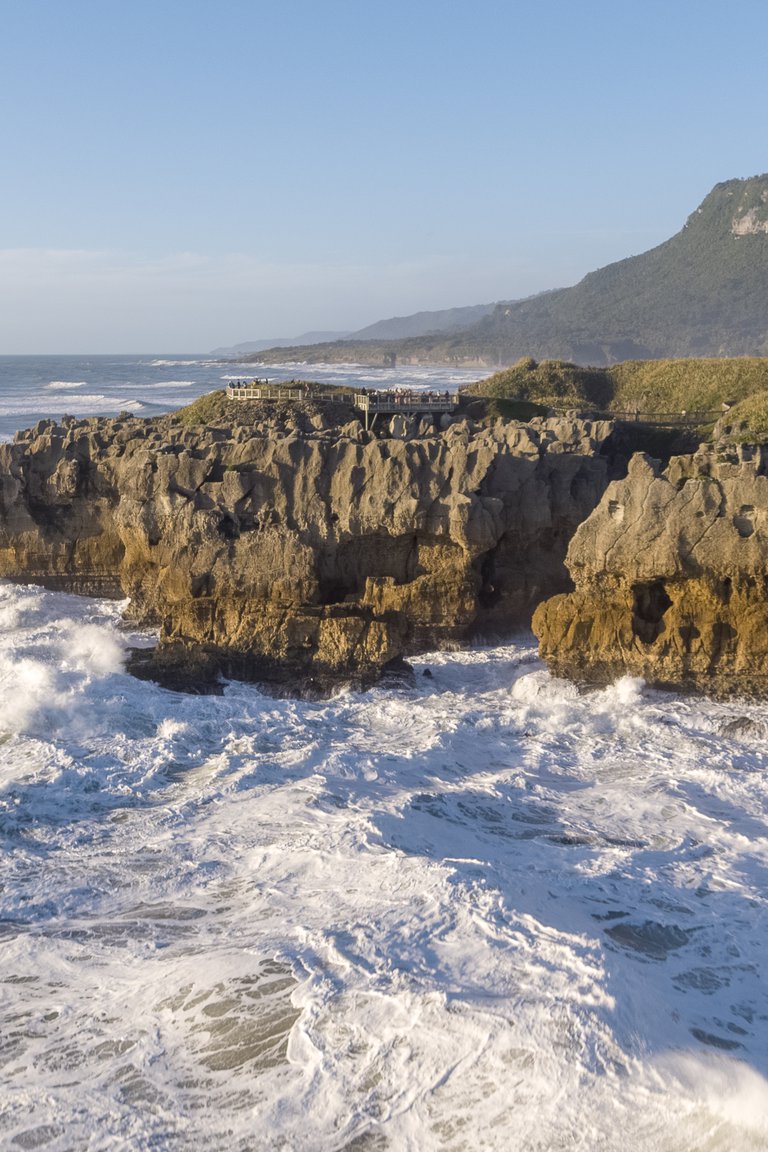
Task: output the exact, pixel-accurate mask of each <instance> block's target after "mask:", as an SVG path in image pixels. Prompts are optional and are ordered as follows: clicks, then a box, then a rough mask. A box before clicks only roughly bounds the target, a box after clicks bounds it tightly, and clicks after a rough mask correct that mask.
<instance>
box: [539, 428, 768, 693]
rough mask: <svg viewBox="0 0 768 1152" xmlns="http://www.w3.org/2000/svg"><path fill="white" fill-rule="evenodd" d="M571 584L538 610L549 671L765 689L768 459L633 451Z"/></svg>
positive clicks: (736, 451)
mask: <svg viewBox="0 0 768 1152" xmlns="http://www.w3.org/2000/svg"><path fill="white" fill-rule="evenodd" d="M567 564H568V568H569V570H570V573H571V576H572V577H573V580H574V583H575V585H576V588H575V591H573V592H572V593H569V594H566V595H559V596H556V597H554V598H553V599H551V600H549V601H548V602H547V603H544V604H542V605H541V606H540V607H539V609H538V610H537V612H536V614H535V617H534V630H535V631H536V633H537V634H538V636H539V640H540V645H541V653H542V655H543V656H544V658H545V659H546V660H547V662H548V663H549V665H550V667H551V669H552V670H553V671H554V672H556V673H558V674H561V675H567V676H570V677H573V678H575V679H581V680H585V681H597V682H599V681H606V680H610V679H613V678H615V677H616V676H619V675H621V674H623V673H631V674H633V675H639V676H642V677H644V678H645V679H647V680H648V681H650V682H651V683H654V684H659V685H666V686H674V687H680V688H699V689H704V690H706V691H709V692H712V693H717V694H728V693H735V692H738V693H745V694H751V693H758V694H760V695H764V694H765V693H766V692H767V691H768V597H767V596H766V581H767V580H768V454H767V453H766V450H765V449H760V448H752V449H750V448H747V447H744V446H742V447H739V448H731V449H727V450H720V451H718V450H717V449H715V448H709V449H707V448H704V447H702V448H700V449H699V451H698V452H697V453H696V454H695V455H692V456H682V457H674V458H673V459H672V460H671V461H670V463H669V466H668V467H667V469H666V471H661V469H660V466H659V465H658V464H657V462H655V461H652V460H650V459H649V458H648V457H646V456H641V455H638V456H635V457H633V459H632V461H631V464H630V467H629V472H628V475H627V477H626V478H625V479H623V480H620V481H617V482H615V483H612V484H611V485H610V486H609V488H608V489H607V491H606V492H605V495H604V496H603V499H602V501H601V503H600V505H599V507H598V508H597V509H596V510H595V511H594V512H593V513H592V515H591V516H590V517H589V518H588V519H587V520H586V521H585V523H584V524H582V525H581V526H580V527H579V528H578V529H577V531H576V533H575V535H574V538H573V540H572V542H571V545H570V548H569V550H568V559H567Z"/></svg>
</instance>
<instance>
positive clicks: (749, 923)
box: [0, 356, 768, 1152]
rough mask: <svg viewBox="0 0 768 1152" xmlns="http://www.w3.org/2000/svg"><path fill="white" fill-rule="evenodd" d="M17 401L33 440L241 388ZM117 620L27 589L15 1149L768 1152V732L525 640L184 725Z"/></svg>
mask: <svg viewBox="0 0 768 1152" xmlns="http://www.w3.org/2000/svg"><path fill="white" fill-rule="evenodd" d="M0 371H2V374H3V375H2V378H0V419H1V420H2V426H1V429H0V430H1V431H2V434H3V435H6V436H7V435H10V434H12V432H13V430H14V429H15V428H16V427H19V426H21V425H22V424H23V423H27V422H29V421H32V420H36V419H39V418H40V417H41V416H48V415H61V414H63V413H64V412H69V413H73V414H77V415H85V414H89V413H96V412H112V411H119V410H120V409H122V408H131V410H132V411H135V412H138V413H142V412H146V413H147V414H150V413H151V412H153V411H163V410H167V409H168V408H171V407H173V406H175V405H176V404H179V403H182V402H185V401H186V400H187V398H189V399H192V398H194V396H195V395H199V394H200V393H202V392H205V391H208V390H210V389H211V388H213V387H216V386H220V382H221V380H223V379H225V378H226V376H227V375H228V374H235V373H234V370H233V369H232V368H230V367H229V366H224V365H221V364H217V363H213V362H211V361H206V360H205V359H204V358H202V357H198V358H195V357H192V356H189V357H159V356H158V357H145V358H139V357H131V358H128V357H123V358H120V357H99V358H92V359H91V360H89V361H86V360H84V359H82V358H79V359H78V358H74V357H73V358H61V359H54V358H40V359H35V360H33V359H32V358H10V359H6V360H3V361H1V362H0ZM395 371H396V370H395ZM280 372H284V373H285V376H283V377H282V378H285V377H290V376H291V375H310V373H309V372H308V371H306V370H303V371H299V370H291V369H290V368H288V369H287V370H286V368H285V366H281V369H280ZM354 373H355V369H354V368H353V367H352V366H346V367H345V368H334V369H333V370H327V372H323V373H321V372H318V371H317V370H315V369H312V372H311V375H312V376H314V377H315V378H322V379H329V378H330V377H331V376H333V375H335V376H336V377H337V378H339V379H341V377H343V376H344V375H345V374H346V375H347V379H348V380H352V379H355V378H357V379H361V378H360V377H355V376H354ZM267 374H268V375H269V376H270V377H271V378H273V379H277V378H280V377H279V376H278V373H277V371H273V370H267ZM372 375H374V374H372V373H370V372H367V371H366V379H367V380H368V384H369V386H370V384H371V382H372V381H371V380H370V377H371V376H372ZM410 375H411V377H412V379H409V378H408V377H407V376H401V377H400V378H399V379H397V380H393V379H392V378H389V379H387V380H386V381H385V383H386V384H390V383H392V382H397V383H400V382H402V383H407V384H412V383H414V380H415V383H416V384H417V386H423V387H433V386H438V387H439V386H440V385H441V384H442V386H443V387H445V386H449V387H450V386H451V385H452V384H455V383H457V382H460V381H457V380H456V376H457V374H451V376H450V378H446V377H445V376H440V374H439V373H437V372H435V373H431V374H430V373H429V372H427V370H418V369H414V370H413V372H412V373H411V374H410ZM458 375H460V374H458ZM378 378H381V377H378ZM444 381H445V383H443V382H444ZM341 382H346V381H343V380H342V381H341ZM122 607H123V606H122V605H121V604H120V603H118V602H110V601H101V600H92V599H87V598H80V597H75V596H68V595H64V594H60V593H52V592H47V591H44V590H42V589H40V588H36V587H31V586H18V585H13V584H10V583H7V582H6V583H0V637H1V640H0V845H1V851H2V862H3V866H2V871H1V872H0V1066H1V1068H2V1071H1V1072H0V1077H1V1080H0V1084H1V1085H2V1090H1V1091H0V1146H2V1147H3V1148H8V1149H9V1150H10V1152H14V1150H16V1149H44V1150H46V1152H64V1150H77V1152H81V1150H98V1152H101V1150H124V1149H125V1150H131V1152H133V1150H153V1152H156V1150H169V1152H182V1150H187V1149H189V1150H191V1149H196V1148H199V1147H204V1148H206V1150H207V1152H225V1150H226V1152H256V1150H258V1152H261V1150H263V1149H264V1150H270V1152H271V1150H273V1149H274V1150H281V1152H431V1150H450V1152H491V1150H493V1152H496V1150H498V1152H502V1150H503V1152H511V1150H513V1152H534V1150H535V1152H764V1150H765V1149H766V1147H768V1081H767V1080H766V1077H768V983H767V982H766V972H765V967H766V944H767V943H768V834H767V833H768V821H767V818H766V814H767V813H768V775H767V773H766V768H767V766H768V710H767V709H766V707H765V706H764V705H761V704H758V703H753V702H747V701H740V700H731V701H728V702H713V701H711V700H707V699H704V698H699V697H693V696H685V697H683V696H678V695H675V694H672V693H661V692H658V691H654V690H651V689H650V688H648V687H647V686H646V685H644V684H643V683H642V681H639V680H636V679H630V678H624V679H621V680H619V681H618V682H617V683H615V684H613V685H611V686H609V687H608V688H605V689H601V690H596V691H591V692H579V691H578V690H577V689H576V687H575V686H573V685H571V684H570V683H567V682H565V681H562V680H557V679H554V678H553V677H551V676H550V675H549V674H548V672H547V671H546V669H545V668H544V666H543V665H542V664H541V662H540V661H539V660H538V657H537V654H536V648H535V644H534V641H533V638H532V637H530V636H523V637H520V638H518V639H517V640H516V641H514V642H510V643H506V644H496V645H492V646H485V647H480V646H478V647H474V648H471V649H466V650H463V651H454V652H444V653H427V654H425V655H423V656H420V657H419V658H418V659H416V660H414V662H413V663H414V668H415V672H416V677H415V683H414V684H412V685H411V686H402V685H401V686H399V687H396V688H376V689H374V690H371V691H369V692H365V693H356V692H350V691H346V692H339V693H338V694H337V695H335V696H334V697H332V698H331V699H328V700H324V701H297V700H275V699H272V698H270V697H267V696H264V695H262V694H261V693H260V692H259V691H258V689H257V688H256V687H254V686H253V685H247V684H240V683H234V682H233V683H230V684H229V685H228V686H227V687H226V689H225V691H224V694H223V695H222V696H220V697H192V696H185V695H182V694H176V693H172V692H168V691H164V690H163V689H161V688H159V687H156V686H154V685H152V684H149V683H144V682H141V681H138V680H135V679H133V678H132V677H130V676H129V675H127V674H126V673H125V671H124V653H125V649H126V646H127V645H129V644H133V643H149V642H151V637H148V636H147V635H145V634H141V635H138V636H134V635H132V634H131V633H129V632H127V631H126V630H125V627H124V625H123V624H122V622H121V611H122ZM426 672H429V673H430V675H428V676H427V675H425V674H424V673H426Z"/></svg>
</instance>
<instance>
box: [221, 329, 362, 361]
mask: <svg viewBox="0 0 768 1152" xmlns="http://www.w3.org/2000/svg"><path fill="white" fill-rule="evenodd" d="M347 336H354V333H351V332H303V333H302V335H301V336H278V337H276V338H273V339H270V340H245V341H244V342H243V343H242V344H232V345H231V346H230V347H229V348H214V349H213V351H212V352H211V353H210V355H211V356H245V355H246V354H247V353H248V352H262V351H263V350H264V349H265V348H288V347H291V348H299V347H302V346H303V345H304V344H323V343H325V342H326V341H328V340H343V339H344V338H345V337H347Z"/></svg>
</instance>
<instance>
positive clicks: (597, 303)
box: [254, 175, 768, 365]
mask: <svg viewBox="0 0 768 1152" xmlns="http://www.w3.org/2000/svg"><path fill="white" fill-rule="evenodd" d="M767 223H768V175H764V176H753V177H751V178H750V179H748V180H728V181H726V182H725V183H723V184H717V185H716V186H715V188H713V190H712V191H711V192H710V193H709V195H708V196H707V197H706V199H705V200H704V201H703V202H702V204H701V206H700V207H699V208H697V209H696V211H695V212H693V213H692V214H691V215H690V216H689V218H688V221H687V223H686V224H685V226H684V227H683V228H682V229H681V230H680V232H678V233H677V234H676V235H675V236H673V237H671V239H669V240H667V241H665V242H664V243H663V244H659V245H658V247H656V248H652V249H651V250H650V251H648V252H643V253H641V254H640V255H639V256H631V257H629V258H628V259H626V260H620V261H618V262H617V263H615V264H609V265H608V266H607V267H605V268H599V269H598V270H597V271H595V272H591V273H590V274H589V275H588V276H585V277H584V279H583V280H582V281H580V283H578V284H576V285H574V286H573V287H572V288H560V289H557V290H556V291H552V292H542V293H540V294H539V295H537V296H532V297H530V298H528V299H526V300H516V301H512V302H508V303H504V304H498V305H497V306H496V308H495V309H494V310H493V311H492V312H491V313H490V314H489V315H487V316H483V317H482V318H481V319H479V320H478V321H477V322H476V323H474V324H472V325H471V326H470V327H467V328H464V329H462V330H460V331H454V332H433V333H431V334H430V335H426V336H416V337H412V338H410V339H403V340H382V339H381V338H379V339H378V341H359V339H358V340H357V341H339V342H337V343H335V344H319V345H313V346H305V347H303V348H300V349H283V350H282V351H281V352H280V353H274V354H273V353H272V352H269V353H267V354H260V356H259V357H255V358H254V359H259V358H261V359H267V360H269V359H272V358H273V356H274V359H275V360H277V359H280V358H281V357H282V358H284V359H285V360H290V359H291V358H292V357H293V358H294V359H296V358H297V357H299V358H301V359H302V360H307V359H309V360H315V361H316V362H318V363H319V362H324V363H331V362H334V361H340V360H354V361H356V362H358V363H368V364H374V363H375V364H383V363H387V362H391V359H392V357H393V356H396V357H397V358H398V360H399V361H401V362H406V363H412V364H413V363H421V364H425V363H433V364H434V363H444V364H457V365H459V364H499V365H502V364H511V363H513V361H515V360H516V359H518V358H519V357H520V356H523V355H533V356H535V357H536V358H537V359H539V360H545V359H551V358H555V357H556V358H558V359H561V360H568V361H574V362H576V363H579V364H604V365H607V364H615V363H616V362H618V361H622V360H631V359H643V360H645V359H655V358H661V357H693V356H698V357H720V356H742V355H744V356H768V316H767V315H766V310H765V301H766V300H767V299H768V231H766V224H767Z"/></svg>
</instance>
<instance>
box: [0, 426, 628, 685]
mask: <svg viewBox="0 0 768 1152" xmlns="http://www.w3.org/2000/svg"><path fill="white" fill-rule="evenodd" d="M241 415H242V414H241ZM344 418H345V415H344V413H343V412H340V413H336V414H335V416H334V418H333V419H331V417H330V416H329V415H328V413H327V412H326V413H325V414H324V413H322V412H319V411H315V412H312V411H302V412H301V413H298V412H293V413H292V412H291V411H290V410H289V409H288V407H284V408H282V409H278V408H275V409H273V410H271V414H269V415H264V414H262V418H260V419H256V420H255V422H254V420H253V419H251V418H248V419H246V418H245V417H244V416H243V417H242V418H240V417H238V418H237V419H236V420H235V418H234V417H233V418H232V419H233V421H234V422H233V423H228V424H221V425H217V426H212V427H206V426H195V427H187V426H185V425H184V423H183V421H182V420H181V419H180V418H178V417H175V416H168V417H163V418H160V419H156V420H142V419H136V418H125V419H116V420H111V419H90V420H79V421H77V420H73V419H69V420H65V421H64V422H62V423H54V422H52V421H43V422H41V423H40V424H38V425H37V426H36V427H35V428H33V429H30V430H28V431H25V432H23V433H19V434H18V435H17V437H16V440H15V441H14V443H13V444H5V445H0V576H4V577H9V578H12V579H16V580H23V581H29V582H37V583H41V584H43V585H46V586H48V587H55V588H61V589H67V590H71V591H77V592H87V593H94V594H104V595H115V596H118V595H121V596H128V597H130V609H129V611H130V615H131V617H132V619H133V620H135V621H137V622H139V623H142V624H152V625H159V628H160V637H161V640H160V645H159V647H158V649H157V651H156V652H155V653H154V654H153V655H152V656H150V657H146V658H145V660H144V663H145V665H146V667H145V669H144V670H145V672H146V673H147V674H150V675H155V676H158V677H161V678H164V679H165V680H166V682H169V683H173V684H177V685H178V686H185V687H194V686H195V685H196V684H197V683H198V682H199V683H200V684H202V682H203V681H205V680H208V679H210V677H211V676H212V675H215V674H216V673H217V672H223V673H224V674H230V675H234V676H239V677H244V678H250V679H257V680H265V681H266V680H273V681H277V682H279V683H282V684H287V685H288V686H296V687H298V686H300V684H301V683H305V682H309V681H311V682H313V683H315V684H316V685H317V686H319V687H321V688H322V687H325V686H327V685H329V684H331V683H333V682H336V681H337V680H339V679H343V680H349V679H352V680H354V681H357V682H360V683H365V682H368V681H370V680H371V679H373V678H375V677H376V676H377V675H378V674H379V672H380V671H381V669H382V668H383V667H384V666H385V665H387V664H388V663H389V662H390V661H393V660H397V658H399V657H400V656H402V655H403V654H407V653H408V652H409V651H413V650H414V648H416V647H419V646H424V645H439V644H443V643H446V642H449V641H453V640H460V639H465V638H469V637H471V636H474V635H477V633H478V632H486V633H495V634H501V633H503V632H506V631H508V630H509V629H510V628H513V627H515V626H519V625H527V624H528V623H529V622H530V616H531V613H532V611H533V609H534V607H535V606H536V605H537V604H538V603H539V602H540V601H541V600H542V599H543V598H545V597H547V596H550V595H552V594H553V593H555V592H558V591H561V590H562V589H564V588H566V587H567V586H568V578H567V574H566V571H565V568H564V564H563V561H564V557H565V552H566V548H567V544H568V541H569V540H570V538H571V536H572V535H573V532H574V531H575V529H576V526H577V525H578V524H579V523H581V522H582V521H583V520H585V519H586V517H587V516H588V515H589V513H590V512H591V511H592V509H593V508H594V507H595V506H596V505H597V503H598V502H599V500H600V497H601V496H602V493H603V491H604V490H605V487H606V485H607V483H608V468H609V465H608V460H607V458H606V456H605V455H604V454H601V449H602V448H604V446H605V444H606V441H607V440H608V438H609V437H610V434H611V429H612V426H611V425H610V424H608V423H605V422H600V423H590V422H584V421H577V420H564V419H560V420H549V421H548V420H541V419H539V420H535V421H532V422H531V423H530V424H527V425H526V424H511V423H502V422H497V423H496V424H494V425H491V426H490V427H489V426H476V425H474V424H473V423H472V422H471V421H459V422H457V423H455V424H453V425H452V426H451V427H449V428H448V429H446V430H444V431H441V432H437V431H435V430H434V429H433V428H431V427H430V426H429V425H426V424H425V425H419V426H414V427H413V428H411V427H409V428H408V429H401V428H398V429H396V430H395V431H396V432H397V436H395V437H393V436H389V437H385V438H382V439H378V438H376V437H374V436H372V435H370V434H367V433H365V432H364V431H363V430H362V428H361V426H360V424H359V422H358V421H357V420H354V419H350V418H348V417H347V422H346V423H339V421H340V420H343V419H344Z"/></svg>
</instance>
